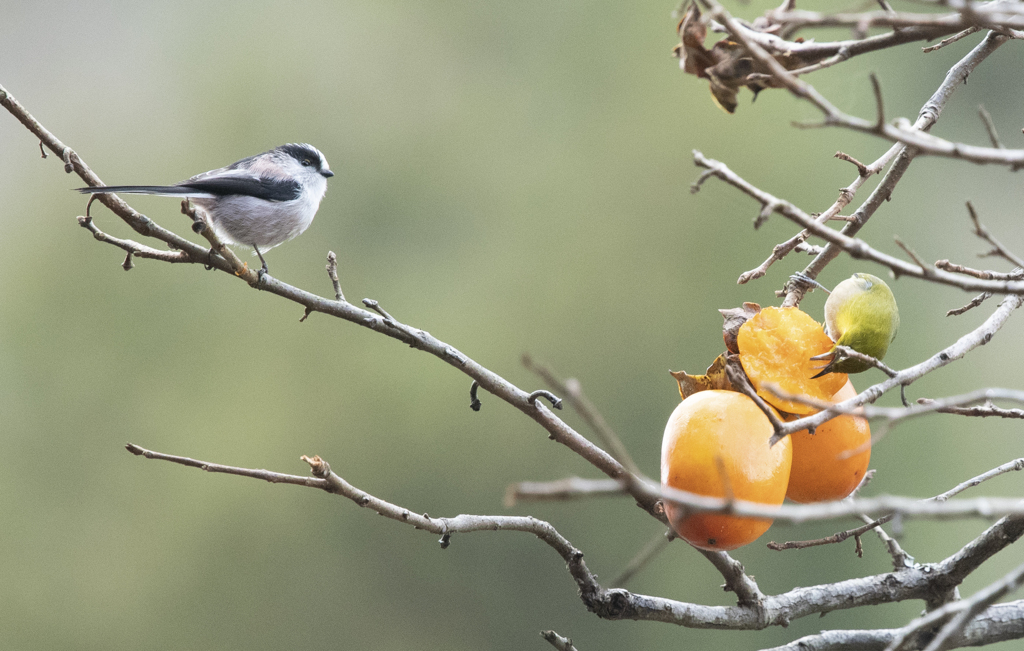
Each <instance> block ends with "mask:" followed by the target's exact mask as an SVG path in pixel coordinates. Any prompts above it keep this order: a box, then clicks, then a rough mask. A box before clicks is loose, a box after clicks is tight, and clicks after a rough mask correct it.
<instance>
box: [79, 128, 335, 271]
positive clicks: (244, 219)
mask: <svg viewBox="0 0 1024 651" xmlns="http://www.w3.org/2000/svg"><path fill="white" fill-rule="evenodd" d="M332 176H334V172H332V171H331V168H330V167H329V166H328V165H327V159H326V158H324V155H323V154H321V153H320V150H319V149H317V148H316V147H314V146H313V145H307V144H289V145H281V146H280V147H278V148H276V149H271V150H270V151H267V152H263V153H262V154H257V155H256V156H250V157H249V158H243V159H242V160H240V161H238V162H236V163H232V164H230V165H228V166H227V167H222V168H220V169H216V170H211V171H209V172H204V173H202V174H197V175H196V176H193V177H192V178H190V179H189V180H187V181H182V182H180V183H175V184H174V185H112V186H105V187H96V188H78V191H79V192H81V193H83V194H108V193H110V194H113V193H128V194H156V195H161V196H170V197H187V198H188V199H190V200H191V201H192V203H194V204H195V205H197V206H199V207H200V208H202V209H203V210H204V211H205V212H206V214H207V215H209V218H210V226H212V227H213V230H214V232H215V233H216V234H217V236H218V237H219V238H220V239H221V240H222V241H224V242H226V243H228V244H241V245H244V246H251V247H252V248H253V249H255V250H256V255H258V256H259V257H260V262H262V263H263V269H262V270H261V272H260V275H261V276H262V275H263V274H265V273H266V272H267V261H266V260H264V259H263V254H262V253H260V250H261V249H262V250H263V251H267V250H268V249H271V248H273V247H275V246H277V245H278V244H281V243H283V242H287V241H288V240H290V239H292V238H293V237H295V236H296V235H299V234H300V233H302V232H303V231H304V230H306V229H307V228H309V225H310V224H311V223H312V222H313V217H314V216H315V215H316V210H317V208H319V207H320V201H321V200H322V199H323V198H324V193H325V192H327V179H328V178H330V177H332Z"/></svg>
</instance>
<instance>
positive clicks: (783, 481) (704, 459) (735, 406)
mask: <svg viewBox="0 0 1024 651" xmlns="http://www.w3.org/2000/svg"><path fill="white" fill-rule="evenodd" d="M772 432H773V430H772V426H771V423H770V422H769V421H768V418H767V417H766V416H765V415H764V412H762V411H761V410H760V409H759V408H758V407H757V405H755V404H754V401H753V400H751V399H750V398H748V397H747V396H745V395H744V394H742V393H738V392H736V391H722V390H717V389H712V390H707V391H699V392H697V393H694V394H693V395H691V396H689V397H688V398H686V399H685V400H683V401H682V402H681V403H679V406H678V407H676V409H675V411H673V412H672V415H671V416H670V417H669V419H668V424H667V425H666V426H665V437H664V439H662V444H661V483H662V485H663V486H669V487H672V488H676V489H679V490H683V491H688V492H691V493H696V494H699V495H707V496H710V497H726V496H727V495H729V494H730V493H731V494H732V496H733V497H734V498H735V499H739V500H747V501H750V502H760V503H762V504H769V505H773V506H775V505H779V504H782V500H783V499H784V498H785V497H786V487H787V486H788V485H789V471H790V466H791V464H792V443H791V442H790V440H789V438H788V437H787V438H785V439H783V440H782V441H780V442H778V443H776V444H775V445H774V446H772V447H769V445H768V439H769V438H770V437H771V435H772ZM665 514H666V515H667V516H668V520H669V523H671V525H672V528H673V529H674V530H675V532H676V533H677V534H679V536H680V537H681V538H682V539H683V540H685V541H687V542H688V543H690V544H691V545H693V546H694V547H698V548H700V549H706V550H711V551H725V550H730V549H736V548H737V547H741V546H743V545H746V544H747V543H750V542H753V541H754V540H755V539H757V537H758V536H760V535H761V534H763V533H764V532H765V531H767V530H768V527H770V526H771V524H772V521H771V520H770V519H764V518H744V517H738V516H734V515H727V514H721V513H707V512H696V513H694V512H687V511H686V509H685V508H684V507H682V506H679V505H676V504H673V503H671V502H669V501H667V500H666V501H665Z"/></svg>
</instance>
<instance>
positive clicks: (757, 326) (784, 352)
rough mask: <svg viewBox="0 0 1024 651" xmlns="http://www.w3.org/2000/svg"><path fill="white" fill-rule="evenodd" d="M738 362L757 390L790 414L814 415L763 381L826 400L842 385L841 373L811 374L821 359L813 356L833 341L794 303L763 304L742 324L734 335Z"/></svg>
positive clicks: (805, 405) (760, 394)
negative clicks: (769, 305) (789, 305)
mask: <svg viewBox="0 0 1024 651" xmlns="http://www.w3.org/2000/svg"><path fill="white" fill-rule="evenodd" d="M736 343H737V346H738V348H739V351H740V364H741V365H742V366H743V371H744V372H745V373H746V374H747V377H748V378H749V379H750V382H751V384H753V385H754V389H755V390H756V391H757V395H759V396H761V397H762V398H764V399H765V400H766V401H768V403H769V404H771V405H772V406H773V407H775V408H776V409H779V410H781V411H785V412H788V413H790V414H804V415H806V414H813V413H814V412H816V411H818V410H817V409H816V408H815V407H812V406H811V405H807V404H803V403H800V402H797V401H795V400H786V399H783V398H780V397H778V396H776V395H775V394H774V393H772V392H771V391H769V390H767V389H766V388H764V385H765V384H767V383H772V384H775V385H776V386H777V387H778V388H779V389H781V390H782V391H785V392H786V393H789V394H792V395H800V396H807V397H809V398H814V399H816V400H821V401H827V400H828V399H830V398H831V397H832V396H834V395H835V394H836V392H837V391H839V390H840V389H841V388H843V385H844V384H846V374H845V373H829V374H828V375H824V376H822V377H820V378H817V379H814V377H813V376H814V375H816V374H817V373H818V372H819V371H820V370H821V369H822V367H823V366H824V365H825V362H824V361H820V360H811V358H812V357H814V356H816V355H821V354H823V353H827V352H828V351H830V350H831V349H832V346H834V345H835V344H834V343H833V342H832V340H831V339H829V338H828V335H827V334H825V331H824V329H823V328H822V326H821V324H820V323H818V322H817V321H815V320H814V319H813V318H811V316H810V315H808V314H807V313H806V312H802V311H801V310H800V309H799V308H795V307H766V308H764V309H763V310H761V311H760V312H758V313H757V314H756V315H755V316H753V317H751V318H750V319H748V320H747V321H746V323H744V324H743V325H742V326H740V329H739V332H738V334H737V336H736Z"/></svg>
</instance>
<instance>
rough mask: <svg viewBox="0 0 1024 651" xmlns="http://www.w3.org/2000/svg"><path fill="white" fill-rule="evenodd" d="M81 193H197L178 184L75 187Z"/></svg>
mask: <svg viewBox="0 0 1024 651" xmlns="http://www.w3.org/2000/svg"><path fill="white" fill-rule="evenodd" d="M76 190H77V191H78V192H81V193H82V194H114V193H123V194H162V195H165V196H169V197H184V196H190V195H193V196H194V195H196V194H198V193H197V192H196V189H195V188H188V187H182V186H180V185H108V186H103V187H95V188H76Z"/></svg>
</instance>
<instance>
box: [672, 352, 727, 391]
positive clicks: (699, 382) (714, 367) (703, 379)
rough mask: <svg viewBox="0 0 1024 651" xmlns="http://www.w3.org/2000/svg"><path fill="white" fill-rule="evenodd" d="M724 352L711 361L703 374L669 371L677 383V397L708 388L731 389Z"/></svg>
mask: <svg viewBox="0 0 1024 651" xmlns="http://www.w3.org/2000/svg"><path fill="white" fill-rule="evenodd" d="M725 356H726V353H722V354H721V355H719V356H718V357H716V358H715V361H713V362H712V363H711V366H709V367H708V370H707V371H705V375H690V374H688V373H687V372H686V371H669V373H671V374H672V377H674V378H675V379H676V382H678V383H679V397H681V398H682V399H683V400H686V399H687V398H688V397H690V396H692V395H693V394H695V393H697V392H698V391H707V390H708V389H724V390H726V391H731V390H733V388H732V383H731V382H729V377H728V375H726V372H725V364H726V358H725Z"/></svg>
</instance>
